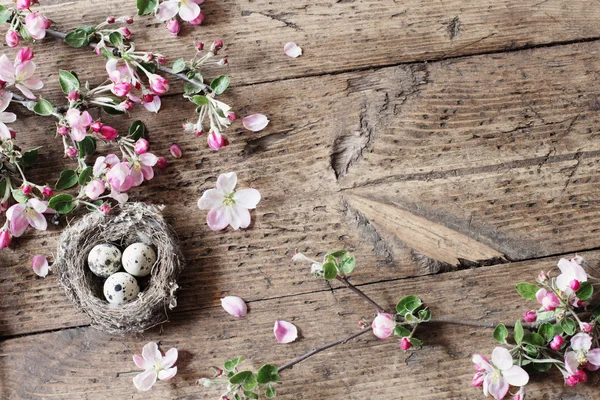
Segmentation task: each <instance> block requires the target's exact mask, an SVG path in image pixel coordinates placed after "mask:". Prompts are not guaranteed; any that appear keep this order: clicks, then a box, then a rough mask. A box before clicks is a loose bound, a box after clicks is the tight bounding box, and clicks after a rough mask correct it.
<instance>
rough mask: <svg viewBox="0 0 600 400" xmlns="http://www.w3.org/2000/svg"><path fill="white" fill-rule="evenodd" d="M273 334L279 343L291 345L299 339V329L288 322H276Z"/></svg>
mask: <svg viewBox="0 0 600 400" xmlns="http://www.w3.org/2000/svg"><path fill="white" fill-rule="evenodd" d="M273 333H274V334H275V339H277V341H278V342H279V343H291V342H293V341H294V340H296V339H297V338H298V329H297V328H296V326H294V324H292V323H290V322H287V321H279V320H278V321H275V327H274V328H273Z"/></svg>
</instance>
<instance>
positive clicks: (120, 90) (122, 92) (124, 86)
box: [112, 82, 133, 97]
mask: <svg viewBox="0 0 600 400" xmlns="http://www.w3.org/2000/svg"><path fill="white" fill-rule="evenodd" d="M131 89H133V85H132V84H131V83H129V82H119V83H115V84H114V85H113V88H112V92H113V93H114V94H116V95H117V96H118V97H125V96H127V95H128V94H129V92H130V91H131Z"/></svg>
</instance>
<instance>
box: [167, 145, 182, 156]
mask: <svg viewBox="0 0 600 400" xmlns="http://www.w3.org/2000/svg"><path fill="white" fill-rule="evenodd" d="M169 151H170V152H171V155H172V156H173V157H175V158H181V156H182V155H183V153H182V152H181V147H179V145H177V144H172V145H171V147H170V148H169Z"/></svg>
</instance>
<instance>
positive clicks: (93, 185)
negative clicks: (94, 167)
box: [85, 179, 106, 200]
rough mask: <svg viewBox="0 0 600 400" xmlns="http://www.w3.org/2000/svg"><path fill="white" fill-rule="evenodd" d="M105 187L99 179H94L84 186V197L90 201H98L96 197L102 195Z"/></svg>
mask: <svg viewBox="0 0 600 400" xmlns="http://www.w3.org/2000/svg"><path fill="white" fill-rule="evenodd" d="M105 190H106V185H105V184H104V182H103V181H101V180H100V179H94V180H93V181H91V182H90V183H88V184H87V185H86V186H85V195H86V196H87V197H89V198H90V199H92V200H98V197H100V196H101V195H102V193H104V191H105Z"/></svg>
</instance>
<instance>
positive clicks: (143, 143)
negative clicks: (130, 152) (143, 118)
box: [133, 138, 150, 155]
mask: <svg viewBox="0 0 600 400" xmlns="http://www.w3.org/2000/svg"><path fill="white" fill-rule="evenodd" d="M149 147H150V143H148V141H147V140H146V139H144V138H141V139H139V140H138V141H137V142H135V146H134V147H133V149H134V150H135V154H138V155H140V154H144V153H145V152H147V151H148V148H149Z"/></svg>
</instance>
